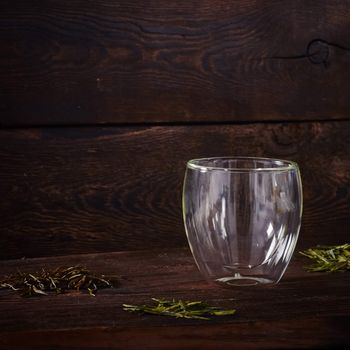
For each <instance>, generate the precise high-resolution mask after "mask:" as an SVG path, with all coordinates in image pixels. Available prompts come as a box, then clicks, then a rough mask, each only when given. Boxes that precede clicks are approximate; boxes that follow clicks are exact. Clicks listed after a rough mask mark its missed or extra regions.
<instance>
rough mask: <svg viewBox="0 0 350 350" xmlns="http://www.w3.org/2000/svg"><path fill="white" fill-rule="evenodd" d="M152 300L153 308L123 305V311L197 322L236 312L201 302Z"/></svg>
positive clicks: (150, 306)
mask: <svg viewBox="0 0 350 350" xmlns="http://www.w3.org/2000/svg"><path fill="white" fill-rule="evenodd" d="M152 300H153V301H155V302H156V303H157V304H156V305H153V306H152V305H129V304H123V310H125V311H128V312H140V313H145V314H152V315H163V316H172V317H177V318H192V319H199V320H210V318H209V317H208V316H230V315H234V314H235V313H236V310H224V309H220V308H218V307H213V306H209V305H208V304H207V303H206V302H203V301H182V300H175V299H173V300H162V299H155V298H152Z"/></svg>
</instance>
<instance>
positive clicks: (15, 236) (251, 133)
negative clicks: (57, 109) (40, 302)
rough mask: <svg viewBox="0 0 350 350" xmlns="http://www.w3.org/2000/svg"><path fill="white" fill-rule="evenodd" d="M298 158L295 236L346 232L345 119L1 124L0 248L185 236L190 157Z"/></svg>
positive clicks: (321, 238)
mask: <svg viewBox="0 0 350 350" xmlns="http://www.w3.org/2000/svg"><path fill="white" fill-rule="evenodd" d="M220 155H221V156H222V155H246V156H265V157H278V158H286V159H291V160H295V161H297V162H298V163H299V164H300V167H301V172H302V177H303V185H304V204H305V210H304V218H303V226H302V232H301V239H300V244H304V245H305V246H308V245H313V244H317V243H329V244H331V243H342V242H346V241H348V239H349V237H348V233H347V232H346V230H345V229H344V228H346V227H349V223H350V221H349V220H350V217H349V212H350V192H349V188H350V122H348V121H343V122H322V123H314V122H313V123H296V124H294V123H291V124H284V123H281V124H280V123H272V124H255V125H219V126H218V125H217V126H213V125H206V126H205V125H202V126H191V127H189V126H186V127H185V126H173V127H160V126H158V127H119V128H117V127H116V128H93V127H91V128H89V127H85V128H51V129H23V130H1V131H0V198H1V201H0V216H1V221H0V246H1V247H2V249H1V250H0V257H1V258H2V259H10V258H20V257H22V256H26V257H35V256H52V255H65V254H74V253H93V252H107V251H121V250H142V249H152V248H157V247H176V246H183V245H186V244H187V242H186V237H185V232H184V228H183V223H182V214H181V190H182V181H183V176H184V172H185V163H186V161H187V160H188V159H191V158H198V157H205V156H220Z"/></svg>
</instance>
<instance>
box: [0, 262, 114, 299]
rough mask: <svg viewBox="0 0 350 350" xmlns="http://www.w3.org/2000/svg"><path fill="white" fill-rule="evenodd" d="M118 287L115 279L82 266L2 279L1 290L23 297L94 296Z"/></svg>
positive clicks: (18, 274) (18, 273)
mask: <svg viewBox="0 0 350 350" xmlns="http://www.w3.org/2000/svg"><path fill="white" fill-rule="evenodd" d="M116 285H117V281H116V278H115V277H108V276H105V275H97V274H94V273H92V272H91V271H89V270H88V269H86V268H84V267H82V266H71V267H57V268H56V269H52V270H45V269H42V270H41V272H37V273H28V272H17V273H16V274H13V275H10V276H6V277H5V278H3V279H0V289H12V290H14V291H18V292H19V293H20V294H21V295H22V296H34V295H47V294H48V292H56V293H57V294H62V293H65V292H66V291H68V290H87V292H88V293H89V294H90V295H92V296H94V295H95V294H94V293H95V292H96V291H97V290H98V289H102V288H110V287H113V286H116Z"/></svg>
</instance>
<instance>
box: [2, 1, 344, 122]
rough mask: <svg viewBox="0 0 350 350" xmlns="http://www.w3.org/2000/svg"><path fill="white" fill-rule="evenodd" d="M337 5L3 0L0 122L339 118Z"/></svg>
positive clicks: (340, 17)
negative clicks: (31, 0)
mask: <svg viewBox="0 0 350 350" xmlns="http://www.w3.org/2000/svg"><path fill="white" fill-rule="evenodd" d="M349 18H350V1H349V0H333V1H326V0H323V1H319V0H296V1H290V0H283V1H281V0H270V1H253V0H239V1H232V0H224V1H213V0H201V1H197V0H193V1H187V0H179V1H163V0H153V1H142V0H118V1H117V2H116V1H110V0H101V1H78V0H76V1H70V0H55V1H49V0H41V1H35V2H30V3H29V2H28V1H24V0H11V1H7V0H3V1H1V4H0V27H1V31H0V56H1V60H0V125H38V124H42V125H56V124H66V125H70V124H72V123H73V124H87V123H90V124H95V123H102V124H103V123H135V122H137V123H140V122H141V123H143V122H174V121H178V122H187V121H190V122H194V121H203V120H206V121H237V120H281V119H283V120H296V119H298V120H300V119H303V120H305V119H334V118H336V119H339V118H346V119H348V118H349V109H350V99H349V93H348V92H349V83H348V82H349V80H350V70H349V63H350V51H349V50H350V35H349V33H350V20H349Z"/></svg>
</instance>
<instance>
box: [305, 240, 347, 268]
mask: <svg viewBox="0 0 350 350" xmlns="http://www.w3.org/2000/svg"><path fill="white" fill-rule="evenodd" d="M300 254H302V255H305V256H307V257H308V258H310V259H312V260H313V261H314V263H313V264H312V265H310V266H309V267H308V268H307V269H308V270H309V271H312V272H344V271H348V270H350V243H346V244H343V245H334V246H317V247H314V248H309V249H307V250H305V251H303V252H300Z"/></svg>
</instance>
